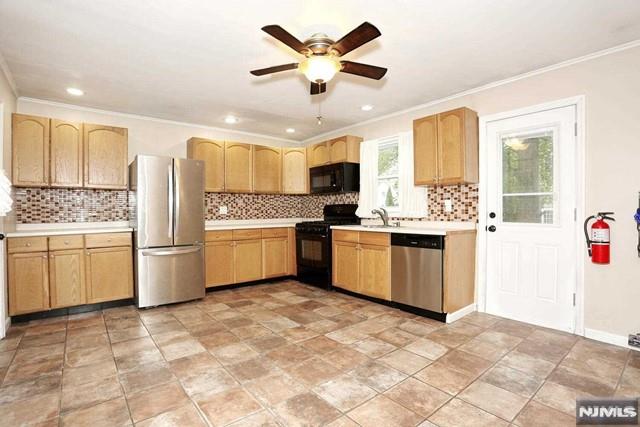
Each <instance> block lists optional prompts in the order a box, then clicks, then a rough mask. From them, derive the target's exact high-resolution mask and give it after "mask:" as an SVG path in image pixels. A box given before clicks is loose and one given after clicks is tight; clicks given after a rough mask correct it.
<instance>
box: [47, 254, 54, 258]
mask: <svg viewBox="0 0 640 427" xmlns="http://www.w3.org/2000/svg"><path fill="white" fill-rule="evenodd" d="M49 256H50V257H51V258H53V257H55V255H54V254H51V255H49ZM45 258H46V257H45Z"/></svg>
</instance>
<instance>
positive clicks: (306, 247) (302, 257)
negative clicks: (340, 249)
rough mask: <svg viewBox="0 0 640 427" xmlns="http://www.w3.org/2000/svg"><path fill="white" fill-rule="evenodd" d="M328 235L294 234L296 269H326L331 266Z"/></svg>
mask: <svg viewBox="0 0 640 427" xmlns="http://www.w3.org/2000/svg"><path fill="white" fill-rule="evenodd" d="M329 240H330V239H329V235H328V234H325V233H322V234H316V233H305V232H303V231H297V232H296V263H297V265H298V267H303V268H305V267H306V268H308V269H309V268H310V269H327V268H329V267H330V266H331V247H330V245H329Z"/></svg>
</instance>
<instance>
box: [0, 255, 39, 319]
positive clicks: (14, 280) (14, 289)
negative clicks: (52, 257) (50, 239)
mask: <svg viewBox="0 0 640 427" xmlns="http://www.w3.org/2000/svg"><path fill="white" fill-rule="evenodd" d="M7 261H8V262H7V264H8V265H7V271H8V279H9V280H8V282H9V315H10V316H15V315H18V314H25V313H33V312H36V311H44V310H48V309H49V256H48V254H47V252H27V253H14V254H9V256H8V258H7Z"/></svg>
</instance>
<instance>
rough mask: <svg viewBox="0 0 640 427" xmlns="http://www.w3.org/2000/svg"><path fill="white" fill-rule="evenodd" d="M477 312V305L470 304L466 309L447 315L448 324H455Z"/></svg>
mask: <svg viewBox="0 0 640 427" xmlns="http://www.w3.org/2000/svg"><path fill="white" fill-rule="evenodd" d="M474 311H476V303H475V302H474V303H473V304H469V305H468V306H466V307H463V308H461V309H460V310H458V311H454V312H453V313H447V323H453V322H455V321H456V320H458V319H461V318H463V317H464V316H466V315H467V314H469V313H473V312H474Z"/></svg>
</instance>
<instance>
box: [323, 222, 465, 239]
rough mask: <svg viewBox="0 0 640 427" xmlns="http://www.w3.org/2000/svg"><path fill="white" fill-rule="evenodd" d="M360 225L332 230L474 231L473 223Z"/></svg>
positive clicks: (443, 233) (344, 226) (333, 228)
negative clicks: (390, 225)
mask: <svg viewBox="0 0 640 427" xmlns="http://www.w3.org/2000/svg"><path fill="white" fill-rule="evenodd" d="M363 222H364V223H365V224H362V225H334V226H332V227H331V229H332V230H351V231H370V232H374V233H401V234H424V235H434V236H446V235H447V233H452V232H459V231H470V230H475V229H476V226H477V224H476V223H474V222H444V221H442V222H419V221H404V222H401V224H400V227H382V226H380V225H381V224H377V223H374V222H370V221H363Z"/></svg>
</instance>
